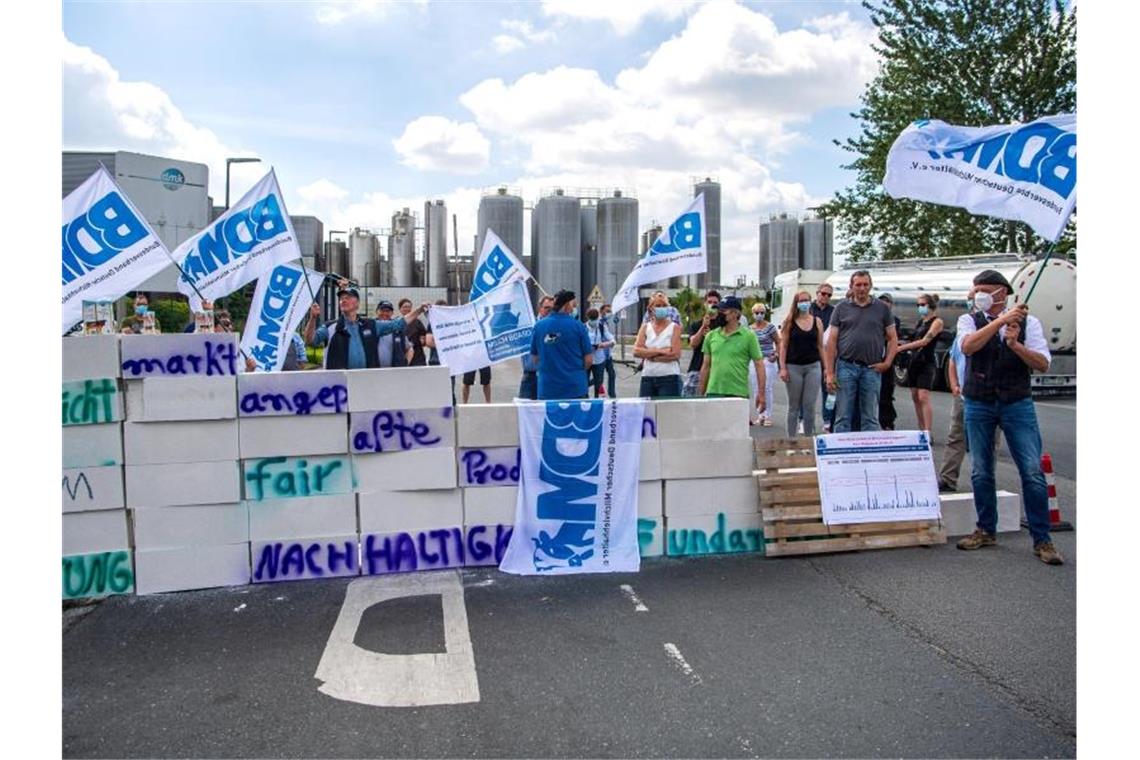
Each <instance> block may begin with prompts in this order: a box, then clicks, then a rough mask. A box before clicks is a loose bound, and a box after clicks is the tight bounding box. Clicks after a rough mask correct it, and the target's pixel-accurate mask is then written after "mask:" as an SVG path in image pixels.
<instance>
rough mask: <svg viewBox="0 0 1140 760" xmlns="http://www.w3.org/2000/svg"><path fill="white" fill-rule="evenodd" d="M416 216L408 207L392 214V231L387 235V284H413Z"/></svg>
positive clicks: (406, 285) (401, 285)
mask: <svg viewBox="0 0 1140 760" xmlns="http://www.w3.org/2000/svg"><path fill="white" fill-rule="evenodd" d="M415 261H416V218H415V217H414V216H412V214H411V211H410V210H409V209H404V210H403V211H397V212H396V213H394V214H392V232H391V234H390V235H388V275H389V278H390V281H389V283H388V284H389V285H390V286H391V287H394V288H411V287H414V286H415V278H414V276H413V273H414V271H415V267H414V265H415Z"/></svg>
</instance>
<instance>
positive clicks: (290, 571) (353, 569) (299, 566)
mask: <svg viewBox="0 0 1140 760" xmlns="http://www.w3.org/2000/svg"><path fill="white" fill-rule="evenodd" d="M255 552H256V549H255ZM356 553H357V543H356V541H340V540H338V541H306V542H297V541H294V542H276V543H268V544H265V545H263V546H262V547H261V551H260V553H259V554H256V555H255V556H256V557H257V559H256V562H255V564H254V571H253V581H254V583H265V582H267V581H291V580H298V579H301V578H325V577H330V576H339V575H358V574H359V573H360V568H359V565H358V563H357V558H356Z"/></svg>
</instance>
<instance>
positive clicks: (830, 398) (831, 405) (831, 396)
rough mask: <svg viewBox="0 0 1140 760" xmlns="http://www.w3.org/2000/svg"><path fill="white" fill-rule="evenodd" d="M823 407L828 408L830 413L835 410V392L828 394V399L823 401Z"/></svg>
mask: <svg viewBox="0 0 1140 760" xmlns="http://www.w3.org/2000/svg"><path fill="white" fill-rule="evenodd" d="M823 408H824V409H825V410H827V412H828V414H830V413H831V412H834V411H835V394H834V393H829V394H827V400H826V401H824V402H823Z"/></svg>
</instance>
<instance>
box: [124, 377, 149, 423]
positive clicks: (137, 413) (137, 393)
mask: <svg viewBox="0 0 1140 760" xmlns="http://www.w3.org/2000/svg"><path fill="white" fill-rule="evenodd" d="M120 382H122V384H123V406H124V407H125V409H126V412H125V413H126V419H128V420H131V421H137V420H142V419H143V418H145V417H146V412H145V411H144V410H143V380H142V379H139V380H122V381H120Z"/></svg>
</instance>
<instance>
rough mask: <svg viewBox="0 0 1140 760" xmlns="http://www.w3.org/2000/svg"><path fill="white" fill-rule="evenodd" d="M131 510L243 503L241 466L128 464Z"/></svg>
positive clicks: (230, 463)
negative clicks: (132, 508) (184, 505)
mask: <svg viewBox="0 0 1140 760" xmlns="http://www.w3.org/2000/svg"><path fill="white" fill-rule="evenodd" d="M125 469H126V481H127V506H128V507H167V506H177V505H183V504H233V503H236V502H239V501H241V498H242V497H241V474H240V472H239V470H238V463H237V462H234V461H229V462H193V463H190V464H136V465H131V464H128V465H127V466H126V468H125Z"/></svg>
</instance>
